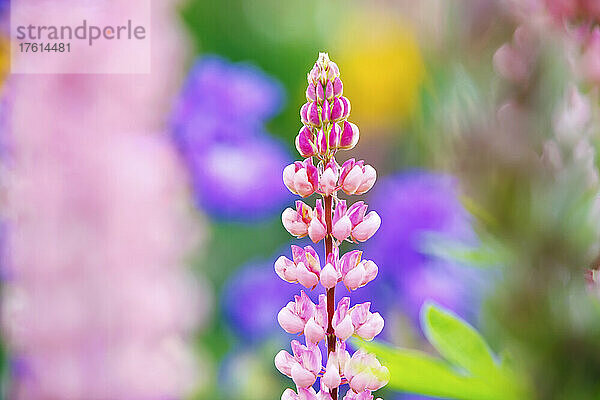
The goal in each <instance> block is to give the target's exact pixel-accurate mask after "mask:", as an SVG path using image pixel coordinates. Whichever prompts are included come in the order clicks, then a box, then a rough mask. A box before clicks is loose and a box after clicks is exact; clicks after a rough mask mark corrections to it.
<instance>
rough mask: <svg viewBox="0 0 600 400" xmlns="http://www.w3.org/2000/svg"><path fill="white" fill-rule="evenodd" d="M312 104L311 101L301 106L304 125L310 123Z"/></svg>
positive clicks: (301, 117) (301, 118) (301, 119)
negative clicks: (309, 112)
mask: <svg viewBox="0 0 600 400" xmlns="http://www.w3.org/2000/svg"><path fill="white" fill-rule="evenodd" d="M310 104H311V103H310V102H309V103H304V104H303V105H302V107H300V121H302V123H303V124H304V125H308V106H309V105H310Z"/></svg>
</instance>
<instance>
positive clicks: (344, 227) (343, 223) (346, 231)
mask: <svg viewBox="0 0 600 400" xmlns="http://www.w3.org/2000/svg"><path fill="white" fill-rule="evenodd" d="M346 212H347V206H346V200H340V201H339V203H338V204H337V205H336V206H335V210H334V211H333V218H332V224H333V228H332V232H331V234H332V235H333V237H334V238H336V239H337V240H339V241H342V240H345V239H346V238H347V237H348V236H350V233H351V232H352V222H351V221H350V217H348V216H347V215H346Z"/></svg>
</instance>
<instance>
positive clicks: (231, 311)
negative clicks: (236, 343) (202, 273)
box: [222, 250, 322, 341]
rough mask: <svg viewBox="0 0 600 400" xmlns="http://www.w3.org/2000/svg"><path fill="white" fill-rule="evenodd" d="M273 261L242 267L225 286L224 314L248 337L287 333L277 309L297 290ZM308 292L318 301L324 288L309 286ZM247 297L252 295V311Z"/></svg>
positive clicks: (259, 338) (255, 337)
mask: <svg viewBox="0 0 600 400" xmlns="http://www.w3.org/2000/svg"><path fill="white" fill-rule="evenodd" d="M288 251H289V250H288ZM273 261H274V260H272V259H268V260H264V261H262V262H254V263H250V264H247V265H245V266H242V267H240V269H239V270H238V272H236V273H235V274H234V275H233V277H232V278H231V279H230V280H229V281H228V282H227V283H226V284H225V286H224V288H223V292H222V299H223V309H224V313H225V316H226V318H227V320H228V322H229V324H230V325H231V326H232V328H233V329H234V331H235V332H236V333H237V334H238V335H239V336H240V337H243V338H245V339H250V340H258V341H260V340H264V339H265V338H268V337H272V336H273V335H280V336H282V337H284V335H285V337H287V334H283V333H281V329H280V328H279V325H278V323H277V313H278V312H279V310H280V309H281V307H282V304H283V305H285V304H286V303H287V302H288V301H291V300H293V298H294V295H295V294H298V290H297V287H296V286H295V285H293V284H291V283H285V284H282V283H281V279H279V278H278V277H277V275H275V274H274V273H273ZM306 293H307V294H308V295H309V297H310V298H311V299H312V300H313V301H317V299H318V295H319V294H320V293H322V292H319V291H318V290H312V291H309V290H307V291H306ZM248 299H252V300H251V302H252V306H251V312H249V306H248ZM293 336H294V335H289V337H293Z"/></svg>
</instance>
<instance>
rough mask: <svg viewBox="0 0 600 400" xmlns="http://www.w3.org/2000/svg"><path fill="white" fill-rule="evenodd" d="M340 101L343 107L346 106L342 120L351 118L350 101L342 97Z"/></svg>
mask: <svg viewBox="0 0 600 400" xmlns="http://www.w3.org/2000/svg"><path fill="white" fill-rule="evenodd" d="M340 101H341V102H342V106H344V111H343V112H342V117H341V119H346V118H348V117H349V116H350V109H351V108H352V107H351V105H350V100H348V99H347V98H346V97H344V96H342V97H340ZM357 140H358V139H357Z"/></svg>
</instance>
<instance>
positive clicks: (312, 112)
mask: <svg viewBox="0 0 600 400" xmlns="http://www.w3.org/2000/svg"><path fill="white" fill-rule="evenodd" d="M306 117H307V119H308V123H309V125H312V126H321V116H320V112H319V105H318V104H317V103H316V102H312V103H309V104H308V108H307V109H306Z"/></svg>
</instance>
